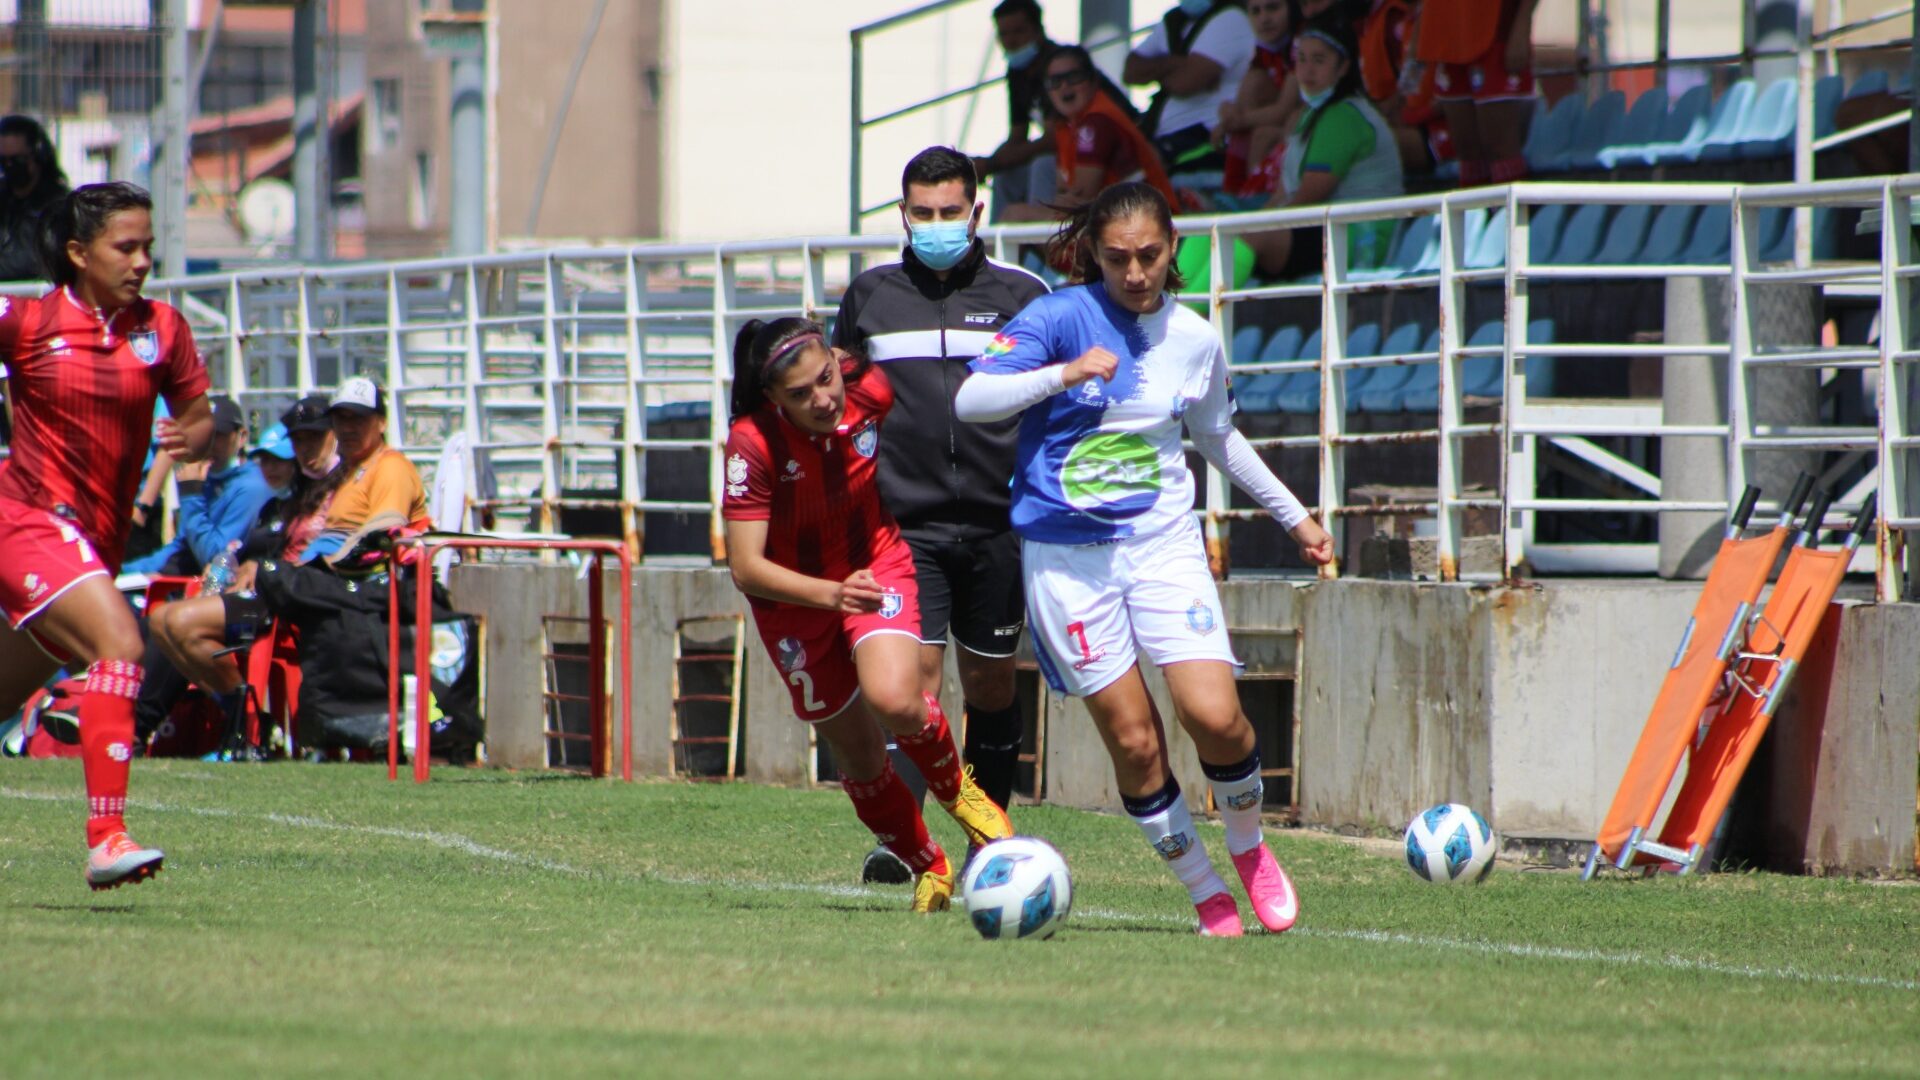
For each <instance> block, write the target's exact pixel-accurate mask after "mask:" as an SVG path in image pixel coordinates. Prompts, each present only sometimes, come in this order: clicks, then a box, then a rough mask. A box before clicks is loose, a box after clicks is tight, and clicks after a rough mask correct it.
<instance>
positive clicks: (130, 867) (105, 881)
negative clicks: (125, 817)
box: [87, 832, 166, 892]
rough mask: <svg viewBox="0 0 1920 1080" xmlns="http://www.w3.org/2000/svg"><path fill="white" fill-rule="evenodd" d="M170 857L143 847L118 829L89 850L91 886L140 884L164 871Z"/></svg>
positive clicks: (101, 887) (89, 879)
mask: <svg viewBox="0 0 1920 1080" xmlns="http://www.w3.org/2000/svg"><path fill="white" fill-rule="evenodd" d="M165 858H166V856H165V855H162V854H161V853H160V852H159V851H158V850H156V849H153V848H143V847H141V846H140V845H139V844H136V843H134V842H133V838H132V837H130V836H128V835H127V834H126V833H124V832H117V833H114V834H112V835H111V836H108V837H107V838H106V839H105V840H102V841H100V842H99V843H98V844H95V845H94V846H93V847H92V848H90V849H88V851H87V886H88V887H89V888H91V889H92V890H93V891H94V892H99V891H101V890H102V889H113V888H118V887H119V886H121V885H137V884H139V883H140V882H142V881H145V880H147V879H148V878H150V877H152V876H153V875H155V874H157V873H159V872H160V865H161V862H162V860H164V859H165Z"/></svg>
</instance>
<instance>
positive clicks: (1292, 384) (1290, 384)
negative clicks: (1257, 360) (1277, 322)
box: [1266, 328, 1320, 412]
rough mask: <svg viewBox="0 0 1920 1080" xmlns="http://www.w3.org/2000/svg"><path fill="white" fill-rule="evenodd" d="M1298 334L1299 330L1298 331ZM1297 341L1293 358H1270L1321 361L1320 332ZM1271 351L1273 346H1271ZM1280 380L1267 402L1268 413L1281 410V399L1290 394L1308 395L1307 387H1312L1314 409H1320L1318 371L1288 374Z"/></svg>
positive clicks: (1275, 358) (1316, 330) (1316, 331)
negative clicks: (1297, 344)
mask: <svg viewBox="0 0 1920 1080" xmlns="http://www.w3.org/2000/svg"><path fill="white" fill-rule="evenodd" d="M1296 333H1297V330H1296ZM1275 336H1278V335H1275ZM1295 340H1298V341H1299V347H1298V348H1296V349H1294V350H1293V355H1291V356H1279V355H1274V356H1271V357H1270V358H1271V359H1274V360H1318V359H1320V331H1319V330H1318V329H1317V328H1316V329H1315V330H1314V331H1313V333H1311V334H1308V335H1307V336H1306V338H1305V339H1304V340H1301V339H1298V338H1296V339H1295ZM1269 349H1271V346H1269ZM1280 380H1281V381H1280V382H1279V383H1278V384H1277V389H1276V391H1275V393H1274V395H1273V396H1272V398H1271V399H1270V400H1268V401H1267V402H1266V405H1267V411H1269V412H1272V411H1274V410H1276V409H1279V408H1280V404H1279V401H1280V398H1281V397H1284V396H1286V395H1288V394H1304V393H1307V392H1308V391H1307V389H1306V388H1307V387H1312V391H1311V392H1312V394H1313V400H1314V403H1315V404H1314V407H1315V408H1318V407H1319V401H1320V373H1319V372H1318V371H1293V372H1288V373H1287V374H1285V375H1282V376H1280ZM1309 411H1311V410H1309Z"/></svg>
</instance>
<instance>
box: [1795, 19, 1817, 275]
mask: <svg viewBox="0 0 1920 1080" xmlns="http://www.w3.org/2000/svg"><path fill="white" fill-rule="evenodd" d="M1794 39H1795V40H1794V46H1795V48H1796V49H1797V50H1798V53H1799V55H1798V56H1796V57H1795V58H1794V60H1795V63H1794V73H1795V75H1797V76H1798V78H1799V82H1800V85H1799V92H1798V93H1797V95H1796V96H1795V99H1794V111H1795V119H1794V125H1793V182H1794V183H1796V184H1811V183H1813V0H1800V11H1799V17H1798V18H1797V19H1796V20H1795V21H1794ZM1812 262H1813V209H1812V208H1811V207H1806V206H1801V207H1796V208H1795V209H1794V211H1793V265H1795V266H1797V267H1801V268H1803V269H1804V268H1805V267H1807V266H1808V265H1809V264H1811V263H1812Z"/></svg>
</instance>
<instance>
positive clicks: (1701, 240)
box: [1680, 203, 1733, 266]
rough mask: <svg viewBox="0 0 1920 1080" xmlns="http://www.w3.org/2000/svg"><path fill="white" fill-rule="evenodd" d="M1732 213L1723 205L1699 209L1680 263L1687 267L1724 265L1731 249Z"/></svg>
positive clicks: (1681, 253) (1681, 254)
mask: <svg viewBox="0 0 1920 1080" xmlns="http://www.w3.org/2000/svg"><path fill="white" fill-rule="evenodd" d="M1732 228H1733V211H1732V210H1731V209H1729V208H1728V207H1727V205H1726V204H1725V203H1719V204H1715V205H1710V206H1703V207H1701V208H1700V216H1699V217H1697V218H1695V219H1694V222H1693V235H1692V236H1691V238H1689V239H1688V240H1687V246H1686V247H1685V248H1684V249H1683V250H1682V251H1681V252H1680V261H1681V262H1683V263H1686V264H1687V265H1689V266H1707V265H1712V264H1714V263H1724V262H1726V261H1727V256H1728V255H1729V254H1731V252H1732V249H1733V233H1732V231H1731V230H1732Z"/></svg>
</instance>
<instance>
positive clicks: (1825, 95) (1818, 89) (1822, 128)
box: [1813, 75, 1846, 139]
mask: <svg viewBox="0 0 1920 1080" xmlns="http://www.w3.org/2000/svg"><path fill="white" fill-rule="evenodd" d="M1845 84H1846V80H1845V79H1844V78H1842V77H1841V76H1839V75H1822V76H1821V77H1820V81H1819V82H1816V83H1814V84H1813V137H1814V138H1816V139H1824V138H1826V137H1827V136H1829V135H1831V134H1833V133H1834V131H1835V130H1836V129H1835V127H1834V119H1833V118H1834V114H1835V113H1836V112H1838V111H1839V109H1840V95H1841V93H1842V92H1843V91H1844V90H1845Z"/></svg>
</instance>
